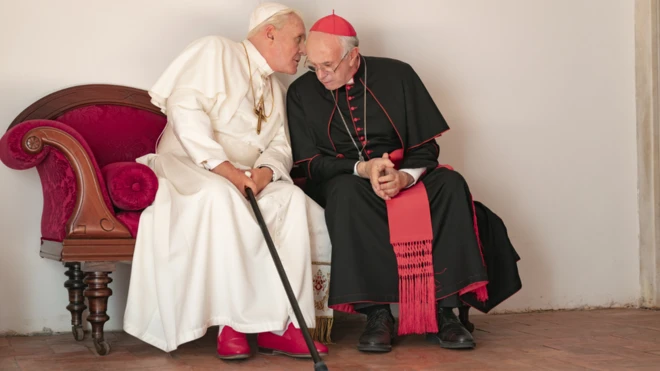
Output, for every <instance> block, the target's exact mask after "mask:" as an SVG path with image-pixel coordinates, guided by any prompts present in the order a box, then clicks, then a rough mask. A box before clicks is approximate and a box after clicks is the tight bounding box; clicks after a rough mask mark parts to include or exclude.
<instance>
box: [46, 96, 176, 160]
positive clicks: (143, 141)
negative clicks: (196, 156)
mask: <svg viewBox="0 0 660 371" xmlns="http://www.w3.org/2000/svg"><path fill="white" fill-rule="evenodd" d="M57 121H59V122H62V123H64V124H67V125H69V126H71V127H72V128H74V129H76V131H77V132H78V133H80V135H82V136H83V138H85V140H87V143H88V144H89V147H90V148H91V150H92V153H93V154H94V157H95V158H96V162H97V163H98V164H99V166H101V167H103V166H105V165H108V164H112V163H115V162H126V161H135V159H136V158H138V157H140V156H143V155H146V154H147V153H153V152H154V151H155V150H156V141H157V140H158V136H159V135H160V133H161V132H162V131H163V128H164V127H165V117H163V116H159V115H157V114H155V113H152V112H148V111H144V110H140V109H136V108H131V107H124V106H114V105H97V106H87V107H82V108H77V109H74V110H71V111H67V112H66V113H64V114H63V115H61V116H60V117H58V118H57Z"/></svg>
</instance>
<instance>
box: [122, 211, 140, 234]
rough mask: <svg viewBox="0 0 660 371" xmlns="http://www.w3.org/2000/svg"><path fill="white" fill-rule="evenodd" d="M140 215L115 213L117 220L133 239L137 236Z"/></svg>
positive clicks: (136, 212)
mask: <svg viewBox="0 0 660 371" xmlns="http://www.w3.org/2000/svg"><path fill="white" fill-rule="evenodd" d="M140 215H142V211H120V212H118V213H117V220H119V221H120V222H121V223H122V224H124V225H125V226H126V228H128V231H129V232H130V233H131V236H133V238H135V237H136V236H137V231H138V224H139V223H140Z"/></svg>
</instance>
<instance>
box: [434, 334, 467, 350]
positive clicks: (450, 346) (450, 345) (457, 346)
mask: <svg viewBox="0 0 660 371" xmlns="http://www.w3.org/2000/svg"><path fill="white" fill-rule="evenodd" d="M426 340H427V341H428V342H430V343H433V344H438V345H440V347H441V348H444V349H474V348H475V347H476V346H477V344H476V343H475V342H474V341H470V342H465V343H449V342H444V341H442V340H440V339H438V337H437V336H426Z"/></svg>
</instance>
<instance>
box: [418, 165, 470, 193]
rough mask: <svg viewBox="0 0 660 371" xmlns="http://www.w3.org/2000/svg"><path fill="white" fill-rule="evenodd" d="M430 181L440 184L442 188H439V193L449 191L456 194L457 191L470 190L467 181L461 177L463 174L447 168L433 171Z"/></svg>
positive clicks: (429, 177)
mask: <svg viewBox="0 0 660 371" xmlns="http://www.w3.org/2000/svg"><path fill="white" fill-rule="evenodd" d="M427 179H428V181H431V182H438V183H439V184H440V185H441V187H438V188H437V189H438V190H439V191H441V192H442V191H449V192H455V191H463V192H464V191H465V190H467V189H468V186H467V181H466V180H465V178H464V177H463V175H461V173H459V172H457V171H455V170H451V169H447V168H439V169H435V170H433V171H432V172H431V173H430V174H429V175H428V177H427Z"/></svg>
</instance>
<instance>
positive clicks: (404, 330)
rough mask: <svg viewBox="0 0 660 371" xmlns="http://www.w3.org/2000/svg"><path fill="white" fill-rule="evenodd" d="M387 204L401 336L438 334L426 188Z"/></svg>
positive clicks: (416, 188) (415, 188)
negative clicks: (397, 268)
mask: <svg viewBox="0 0 660 371" xmlns="http://www.w3.org/2000/svg"><path fill="white" fill-rule="evenodd" d="M386 203H387V217H388V222H389V227H390V242H391V243H392V246H393V247H394V253H395V255H396V260H397V265H398V267H399V334H400V335H402V334H425V333H429V332H430V333H433V332H438V324H437V320H436V310H435V278H434V272H433V255H432V250H433V228H432V226H431V210H430V208H429V199H428V197H427V195H426V188H425V187H424V184H423V183H422V182H419V183H417V184H415V185H414V186H412V187H411V188H409V189H408V190H406V191H405V192H403V193H400V194H399V195H397V196H396V197H394V198H393V199H391V200H388V201H387V202H386Z"/></svg>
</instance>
